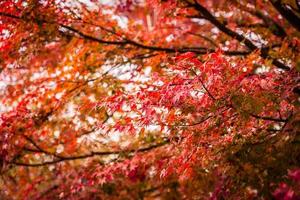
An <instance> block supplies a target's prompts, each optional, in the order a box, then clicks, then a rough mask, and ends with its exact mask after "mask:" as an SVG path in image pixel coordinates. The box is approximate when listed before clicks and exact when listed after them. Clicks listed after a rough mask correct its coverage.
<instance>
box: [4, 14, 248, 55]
mask: <svg viewBox="0 0 300 200" xmlns="http://www.w3.org/2000/svg"><path fill="white" fill-rule="evenodd" d="M0 16H6V17H11V18H14V19H18V20H24V19H23V18H22V17H18V16H14V15H10V14H7V13H2V12H0ZM31 20H32V21H34V22H37V23H46V24H57V23H56V22H49V21H45V20H39V19H31ZM57 25H59V26H60V27H62V28H65V29H66V30H68V31H70V32H71V33H74V34H77V35H78V36H79V37H80V38H83V39H86V40H90V41H94V42H98V43H101V44H107V45H132V46H135V47H138V48H142V49H146V50H153V51H164V52H168V53H176V52H179V53H185V52H194V53H196V54H207V53H213V52H215V49H210V48H206V47H194V48H192V47H173V48H169V47H159V46H149V45H144V44H141V43H138V42H136V41H133V40H130V39H128V38H124V39H123V40H120V41H110V40H103V39H100V38H97V37H94V36H91V35H88V34H85V33H83V32H81V31H80V30H77V29H75V28H73V27H71V26H67V25H65V24H59V23H58V24H57ZM60 32H61V33H62V34H65V35H67V36H70V34H69V33H67V32H65V31H60ZM72 36H74V35H72ZM75 36H76V35H75ZM250 53H251V52H249V51H224V54H225V55H228V56H244V55H248V54H250Z"/></svg>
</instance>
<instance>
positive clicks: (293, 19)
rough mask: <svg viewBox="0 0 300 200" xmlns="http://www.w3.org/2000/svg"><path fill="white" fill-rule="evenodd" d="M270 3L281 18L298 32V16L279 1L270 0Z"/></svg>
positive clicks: (299, 27) (299, 19) (299, 29)
mask: <svg viewBox="0 0 300 200" xmlns="http://www.w3.org/2000/svg"><path fill="white" fill-rule="evenodd" d="M296 1H297V0H296ZM271 3H272V5H273V6H274V7H275V8H276V10H277V11H278V12H279V13H280V14H281V15H282V17H284V18H285V19H286V20H287V21H288V22H289V23H290V24H291V25H292V26H293V27H294V28H295V29H296V30H297V31H300V18H299V17H298V15H296V14H295V13H294V12H293V11H292V10H290V9H289V8H288V7H287V6H285V5H284V4H282V3H281V0H271Z"/></svg>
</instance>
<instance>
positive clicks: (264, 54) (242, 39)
mask: <svg viewBox="0 0 300 200" xmlns="http://www.w3.org/2000/svg"><path fill="white" fill-rule="evenodd" d="M185 2H186V3H188V4H189V5H191V6H193V7H194V8H195V9H196V10H197V11H199V12H200V13H201V15H202V16H205V18H206V19H207V20H208V21H209V22H210V23H212V24H213V25H214V26H216V27H217V28H218V29H219V30H220V31H222V32H223V33H225V34H226V35H228V36H230V37H232V38H234V39H236V40H238V41H239V42H241V43H244V44H245V45H246V46H247V47H248V48H249V49H250V50H251V51H252V52H253V51H256V50H259V51H260V55H261V57H262V58H271V56H270V55H269V54H268V52H267V51H264V50H263V49H260V48H258V47H257V46H256V45H255V44H254V43H253V42H252V41H251V40H249V39H247V38H246V37H245V36H243V35H241V34H239V33H237V32H235V31H233V30H231V29H229V28H227V27H226V25H225V24H223V23H222V22H220V21H219V20H218V19H217V18H216V17H215V16H213V15H212V14H211V13H210V12H209V11H208V10H207V9H206V8H205V7H204V6H202V5H201V4H200V3H198V2H197V0H195V3H191V2H189V1H187V0H186V1H185ZM271 59H272V58H271ZM272 64H273V65H275V66H276V67H278V68H280V69H283V70H290V68H289V67H288V66H286V65H285V64H283V63H282V62H280V61H278V60H277V59H272Z"/></svg>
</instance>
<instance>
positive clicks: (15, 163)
mask: <svg viewBox="0 0 300 200" xmlns="http://www.w3.org/2000/svg"><path fill="white" fill-rule="evenodd" d="M169 143H170V140H169V139H166V140H164V141H163V142H160V143H157V144H154V145H150V146H148V147H143V148H140V149H132V150H124V151H102V152H101V151H100V152H97V151H95V152H90V153H88V154H84V155H79V156H70V157H64V156H59V158H58V159H56V160H52V161H46V162H41V163H24V162H17V161H13V162H12V163H11V164H14V165H18V166H25V167H41V166H46V165H52V164H57V163H61V162H65V161H72V160H78V159H86V158H91V157H94V156H108V155H118V154H121V153H128V154H132V153H141V152H146V151H150V150H152V149H155V148H158V147H162V146H164V145H166V144H169Z"/></svg>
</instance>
